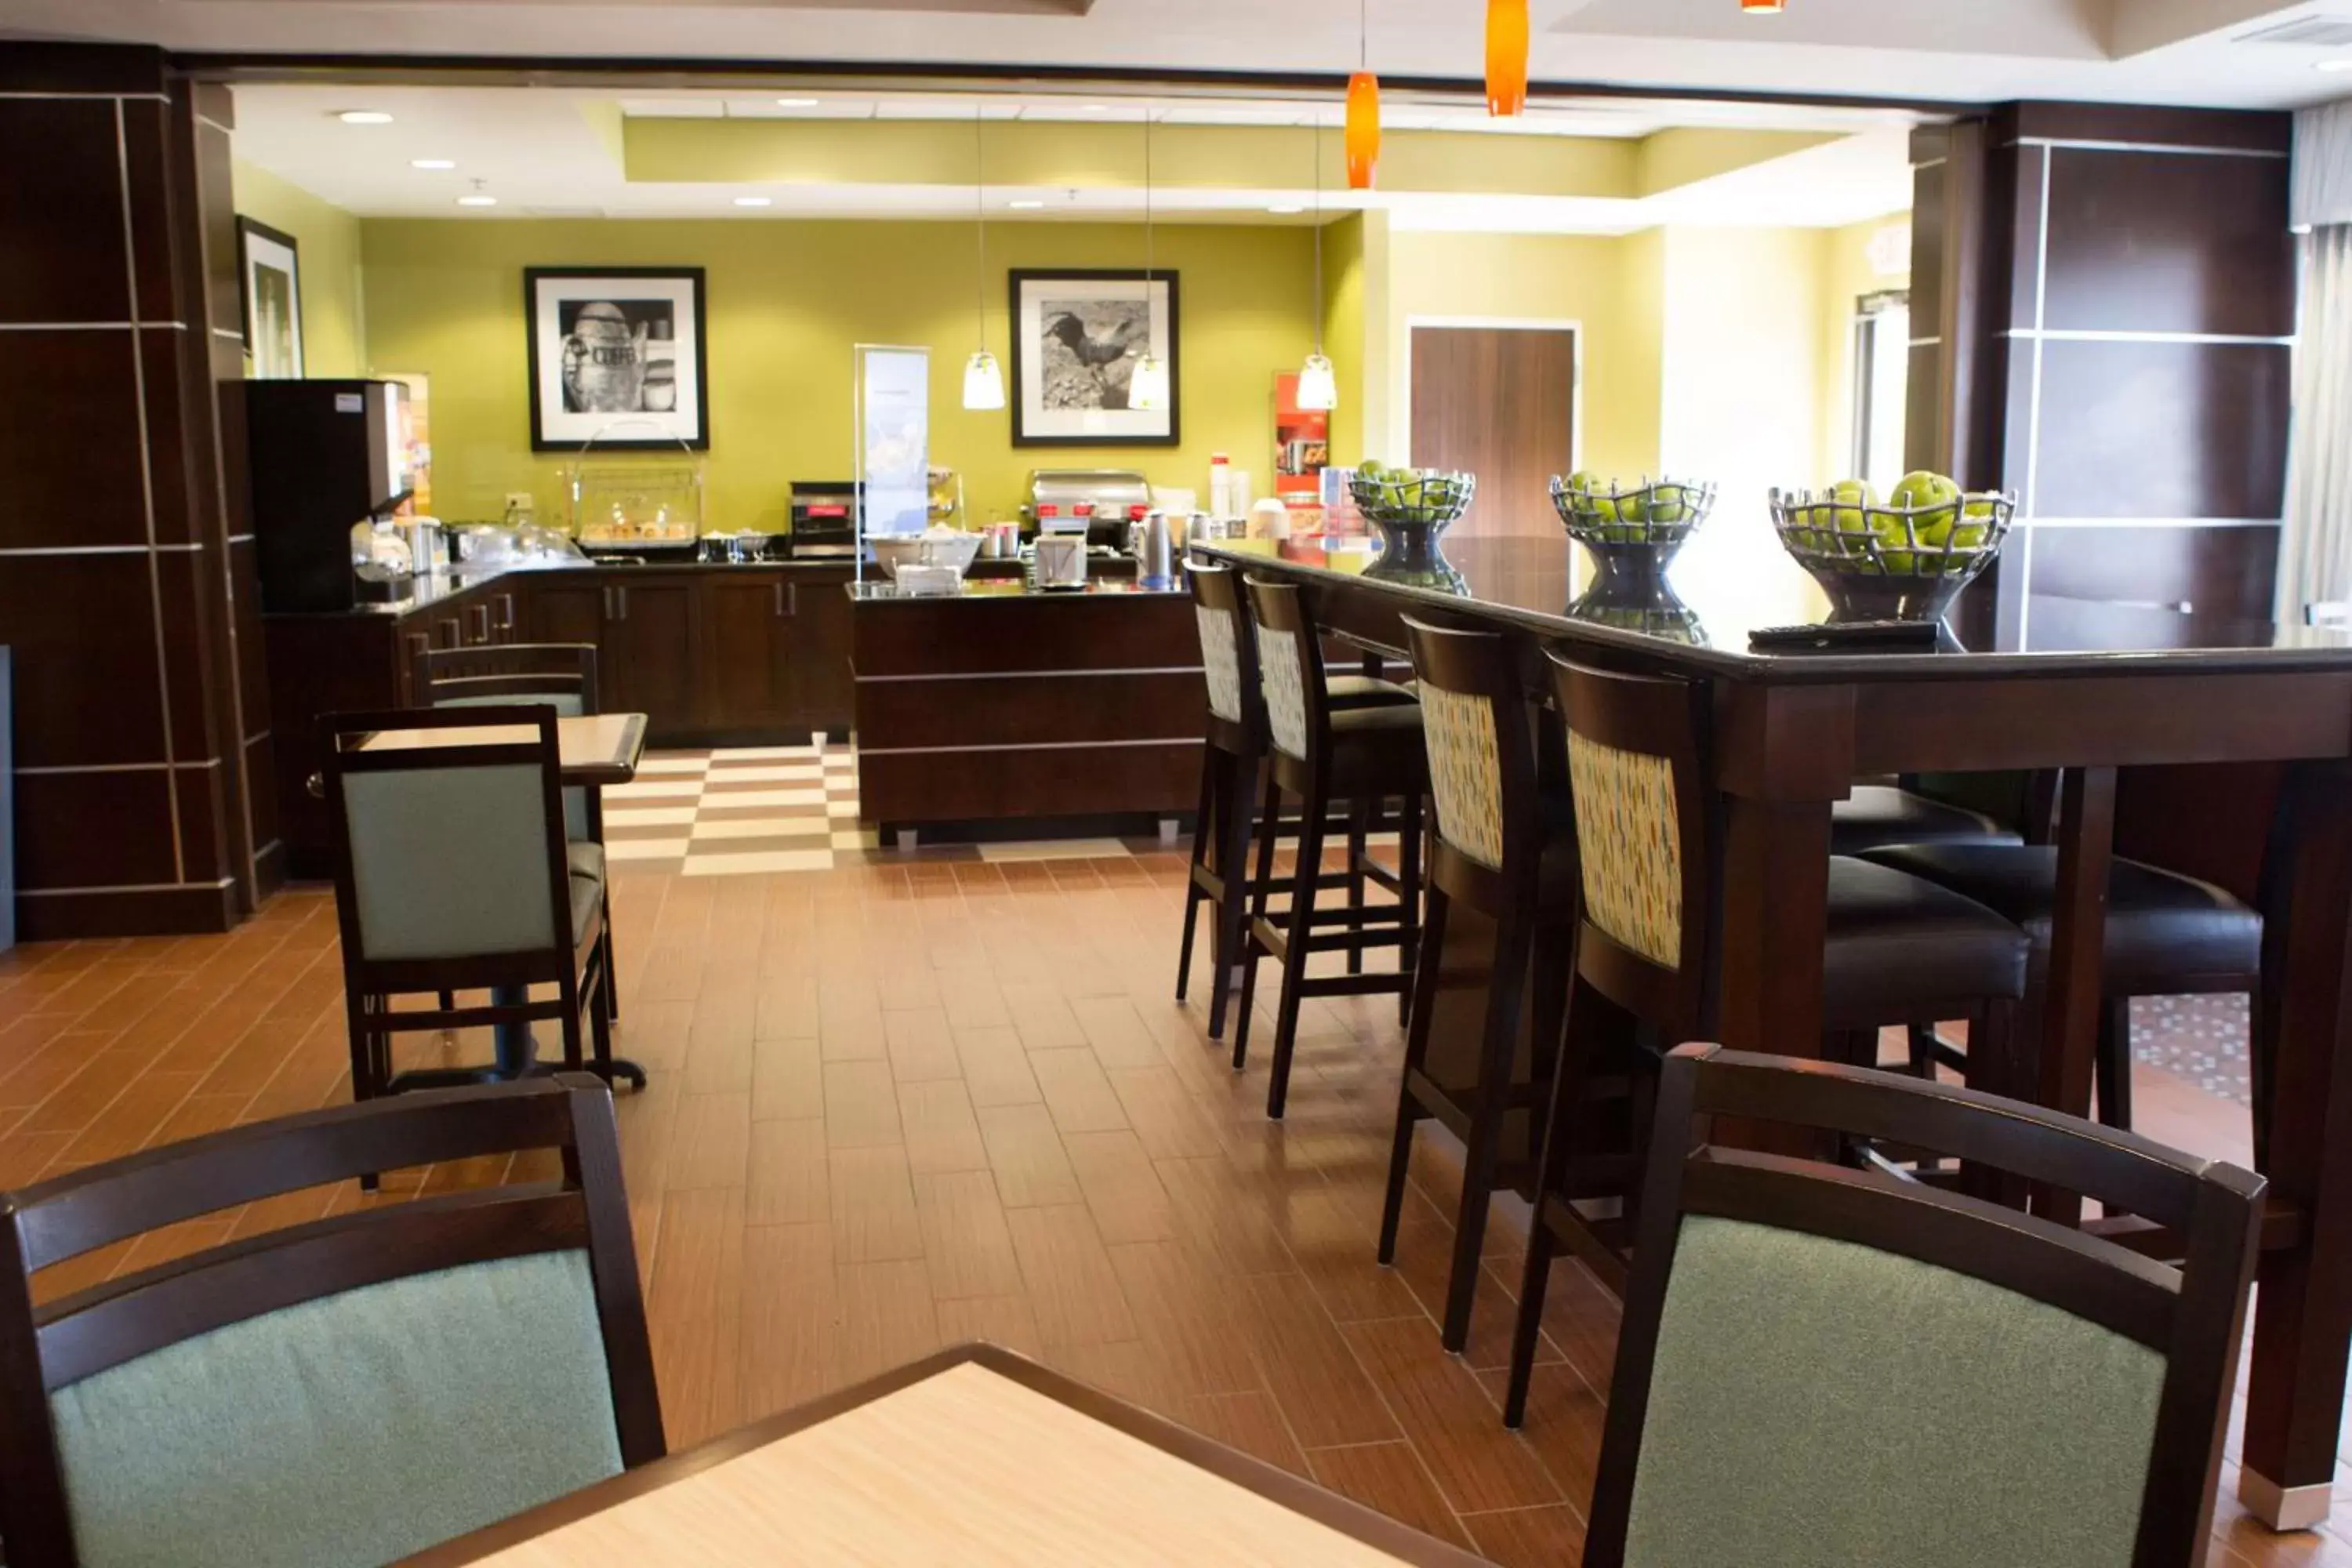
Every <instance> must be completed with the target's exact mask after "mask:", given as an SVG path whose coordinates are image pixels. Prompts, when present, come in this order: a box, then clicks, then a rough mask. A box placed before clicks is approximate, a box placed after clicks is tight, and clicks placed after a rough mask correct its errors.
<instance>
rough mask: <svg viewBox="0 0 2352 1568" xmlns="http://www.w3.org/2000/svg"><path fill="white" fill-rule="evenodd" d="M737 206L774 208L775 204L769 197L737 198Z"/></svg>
mask: <svg viewBox="0 0 2352 1568" xmlns="http://www.w3.org/2000/svg"><path fill="white" fill-rule="evenodd" d="M735 205H737V206H739V207H764V206H772V205H775V204H774V201H773V199H772V198H771V197H768V196H737V197H736V198H735Z"/></svg>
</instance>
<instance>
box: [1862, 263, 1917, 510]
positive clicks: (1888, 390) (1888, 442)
mask: <svg viewBox="0 0 2352 1568" xmlns="http://www.w3.org/2000/svg"><path fill="white" fill-rule="evenodd" d="M1910 379H1911V296H1910V295H1909V294H1907V293H1900V292H1895V293H1884V294H1864V296H1863V297H1862V298H1861V299H1860V300H1857V301H1855V304H1854V317H1853V472H1854V474H1855V476H1856V477H1857V478H1860V479H1867V480H1869V481H1870V483H1871V484H1873V485H1874V486H1876V487H1877V489H1879V491H1880V492H1881V493H1882V494H1883V493H1885V491H1887V490H1890V489H1894V488H1895V485H1896V484H1897V483H1898V482H1899V481H1900V480H1901V479H1902V478H1903V475H1904V472H1905V468H1904V462H1903V403H1904V398H1905V396H1906V395H1907V393H1908V392H1909V389H1910Z"/></svg>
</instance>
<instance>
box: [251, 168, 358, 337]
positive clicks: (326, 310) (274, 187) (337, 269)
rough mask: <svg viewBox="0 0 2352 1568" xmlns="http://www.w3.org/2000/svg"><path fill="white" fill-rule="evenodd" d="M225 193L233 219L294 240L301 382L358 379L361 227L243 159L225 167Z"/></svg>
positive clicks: (351, 217)
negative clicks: (263, 225)
mask: <svg viewBox="0 0 2352 1568" xmlns="http://www.w3.org/2000/svg"><path fill="white" fill-rule="evenodd" d="M229 188H230V190H231V192H232V193H233V194H234V195H235V198H236V210H237V213H238V215H239V216H244V217H249V218H253V219H255V220H256V221H257V222H260V223H266V224H268V226H270V227H272V228H274V229H277V230H278V231H279V232H280V233H282V234H289V235H292V236H293V237H294V255H295V261H296V266H297V267H298V268H299V278H298V279H297V282H298V283H299V286H300V289H301V292H302V369H303V372H304V374H308V375H314V376H354V375H359V374H363V373H364V372H365V370H366V368H367V351H366V342H367V330H366V313H365V310H364V309H363V308H362V300H363V299H364V296H363V294H362V289H361V282H360V220H359V219H358V218H355V217H353V216H352V215H351V214H350V213H347V212H345V211H344V210H343V209H342V208H341V207H339V206H332V205H329V204H328V203H326V202H322V201H320V199H319V198H318V197H316V196H314V195H311V194H310V192H308V191H306V190H304V189H302V187H301V186H299V185H295V184H288V183H287V182H286V181H284V180H281V179H279V178H278V176H277V175H275V174H271V173H270V172H269V171H268V170H267V169H264V168H260V167H257V166H256V165H255V164H252V163H247V162H246V161H245V160H244V159H242V158H239V159H237V160H236V161H235V162H234V163H232V164H231V166H230V170H229Z"/></svg>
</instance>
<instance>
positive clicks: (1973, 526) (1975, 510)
mask: <svg viewBox="0 0 2352 1568" xmlns="http://www.w3.org/2000/svg"><path fill="white" fill-rule="evenodd" d="M1993 515H1994V508H1993V503H1992V502H1991V500H1972V501H1969V502H1968V503H1967V504H1966V505H1964V506H1962V507H1961V508H1960V521H1959V523H1958V525H1957V526H1955V527H1954V528H1953V530H1952V532H1951V545H1950V548H1952V549H1954V550H1982V549H1983V548H1984V547H1985V542H1986V541H1987V540H1988V539H1990V538H1991V537H1992V521H1993Z"/></svg>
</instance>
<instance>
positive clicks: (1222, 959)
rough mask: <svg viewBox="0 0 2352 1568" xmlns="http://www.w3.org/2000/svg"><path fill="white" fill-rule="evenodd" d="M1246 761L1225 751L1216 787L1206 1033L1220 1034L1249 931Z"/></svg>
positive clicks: (1222, 1030)
mask: <svg viewBox="0 0 2352 1568" xmlns="http://www.w3.org/2000/svg"><path fill="white" fill-rule="evenodd" d="M1251 782H1252V781H1251V779H1250V776H1249V771H1248V763H1246V762H1245V761H1244V759H1242V758H1240V757H1229V758H1227V759H1226V764H1225V768H1224V773H1223V786H1222V788H1221V789H1220V790H1219V792H1218V798H1219V800H1220V802H1221V803H1222V804H1221V805H1219V807H1218V816H1217V835H1218V840H1219V842H1218V848H1217V864H1218V866H1219V867H1220V868H1221V869H1220V871H1219V873H1218V874H1219V876H1220V878H1221V879H1223V887H1224V897H1223V899H1222V900H1219V902H1218V904H1217V908H1216V922H1217V935H1216V940H1215V941H1214V942H1213V943H1211V952H1212V956H1213V961H1214V962H1215V963H1216V966H1217V974H1216V982H1215V984H1214V985H1213V988H1212V989H1211V991H1210V993H1209V1038H1211V1039H1213V1040H1217V1039H1223V1037H1224V1034H1225V1009H1226V1005H1227V1004H1228V1003H1229V1002H1231V1001H1232V999H1233V994H1234V964H1236V963H1240V962H1241V955H1242V950H1243V948H1244V946H1246V945H1247V943H1248V942H1249V940H1250V937H1249V910H1250V900H1249V889H1250V878H1249V861H1250V784H1251Z"/></svg>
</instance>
